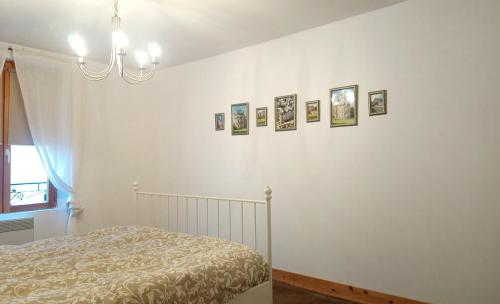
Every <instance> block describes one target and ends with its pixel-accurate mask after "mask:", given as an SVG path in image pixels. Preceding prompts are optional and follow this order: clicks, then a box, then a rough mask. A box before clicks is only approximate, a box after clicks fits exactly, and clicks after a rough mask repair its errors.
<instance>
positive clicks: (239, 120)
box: [231, 103, 250, 135]
mask: <svg viewBox="0 0 500 304" xmlns="http://www.w3.org/2000/svg"><path fill="white" fill-rule="evenodd" d="M249 121H250V120H249V104H248V103H238V104H232V105H231V134H232V135H248V134H249Z"/></svg>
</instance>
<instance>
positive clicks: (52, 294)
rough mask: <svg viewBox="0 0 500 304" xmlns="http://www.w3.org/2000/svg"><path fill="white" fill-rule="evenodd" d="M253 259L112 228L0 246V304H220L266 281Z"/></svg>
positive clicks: (193, 239)
mask: <svg viewBox="0 0 500 304" xmlns="http://www.w3.org/2000/svg"><path fill="white" fill-rule="evenodd" d="M268 275H269V274H268V268H267V264H266V263H265V261H264V260H263V258H262V256H261V255H259V254H258V252H257V251H255V250H253V249H251V248H249V247H247V246H245V245H241V244H238V243H234V242H230V241H227V240H223V239H217V238H211V237H206V236H193V235H187V234H182V233H172V232H166V231H164V230H161V229H157V228H151V227H138V226H126V227H113V228H106V229H101V230H97V231H94V232H91V233H88V234H85V235H81V236H75V237H62V238H53V239H47V240H42V241H37V242H33V243H28V244H24V245H19V246H0V303H9V304H16V303H30V304H34V303H43V304H50V303H72V304H77V303H130V304H133V303H196V304H203V303H226V302H228V301H230V300H231V299H233V298H234V297H235V296H237V295H238V294H240V293H243V292H245V291H246V290H248V289H250V288H252V287H254V286H257V285H259V284H261V283H263V282H265V281H267V280H268Z"/></svg>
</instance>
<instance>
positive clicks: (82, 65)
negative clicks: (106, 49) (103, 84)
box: [78, 47, 116, 80]
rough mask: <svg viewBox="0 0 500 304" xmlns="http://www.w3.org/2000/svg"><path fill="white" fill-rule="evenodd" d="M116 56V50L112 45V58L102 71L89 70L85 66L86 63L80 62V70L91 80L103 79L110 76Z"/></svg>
mask: <svg viewBox="0 0 500 304" xmlns="http://www.w3.org/2000/svg"><path fill="white" fill-rule="evenodd" d="M115 57H116V56H115V50H114V47H112V48H111V58H110V60H109V64H108V66H107V67H106V69H104V70H103V71H101V72H92V71H89V70H88V69H87V68H86V67H85V63H79V64H78V66H79V67H80V70H81V71H82V73H83V74H84V76H85V78H87V79H90V80H102V79H104V78H106V77H108V75H109V74H110V73H111V71H112V70H113V66H114V65H115Z"/></svg>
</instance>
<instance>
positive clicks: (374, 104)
mask: <svg viewBox="0 0 500 304" xmlns="http://www.w3.org/2000/svg"><path fill="white" fill-rule="evenodd" d="M368 109H369V115H370V116H374V115H383V114H387V91H386V90H381V91H374V92H369V93H368Z"/></svg>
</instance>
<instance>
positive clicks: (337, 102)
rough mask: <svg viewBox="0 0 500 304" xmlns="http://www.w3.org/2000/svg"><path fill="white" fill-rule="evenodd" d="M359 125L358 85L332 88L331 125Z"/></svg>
mask: <svg viewBox="0 0 500 304" xmlns="http://www.w3.org/2000/svg"><path fill="white" fill-rule="evenodd" d="M356 125H358V85H352V86H346V87H340V88H334V89H330V127H332V128H333V127H346V126H356Z"/></svg>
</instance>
